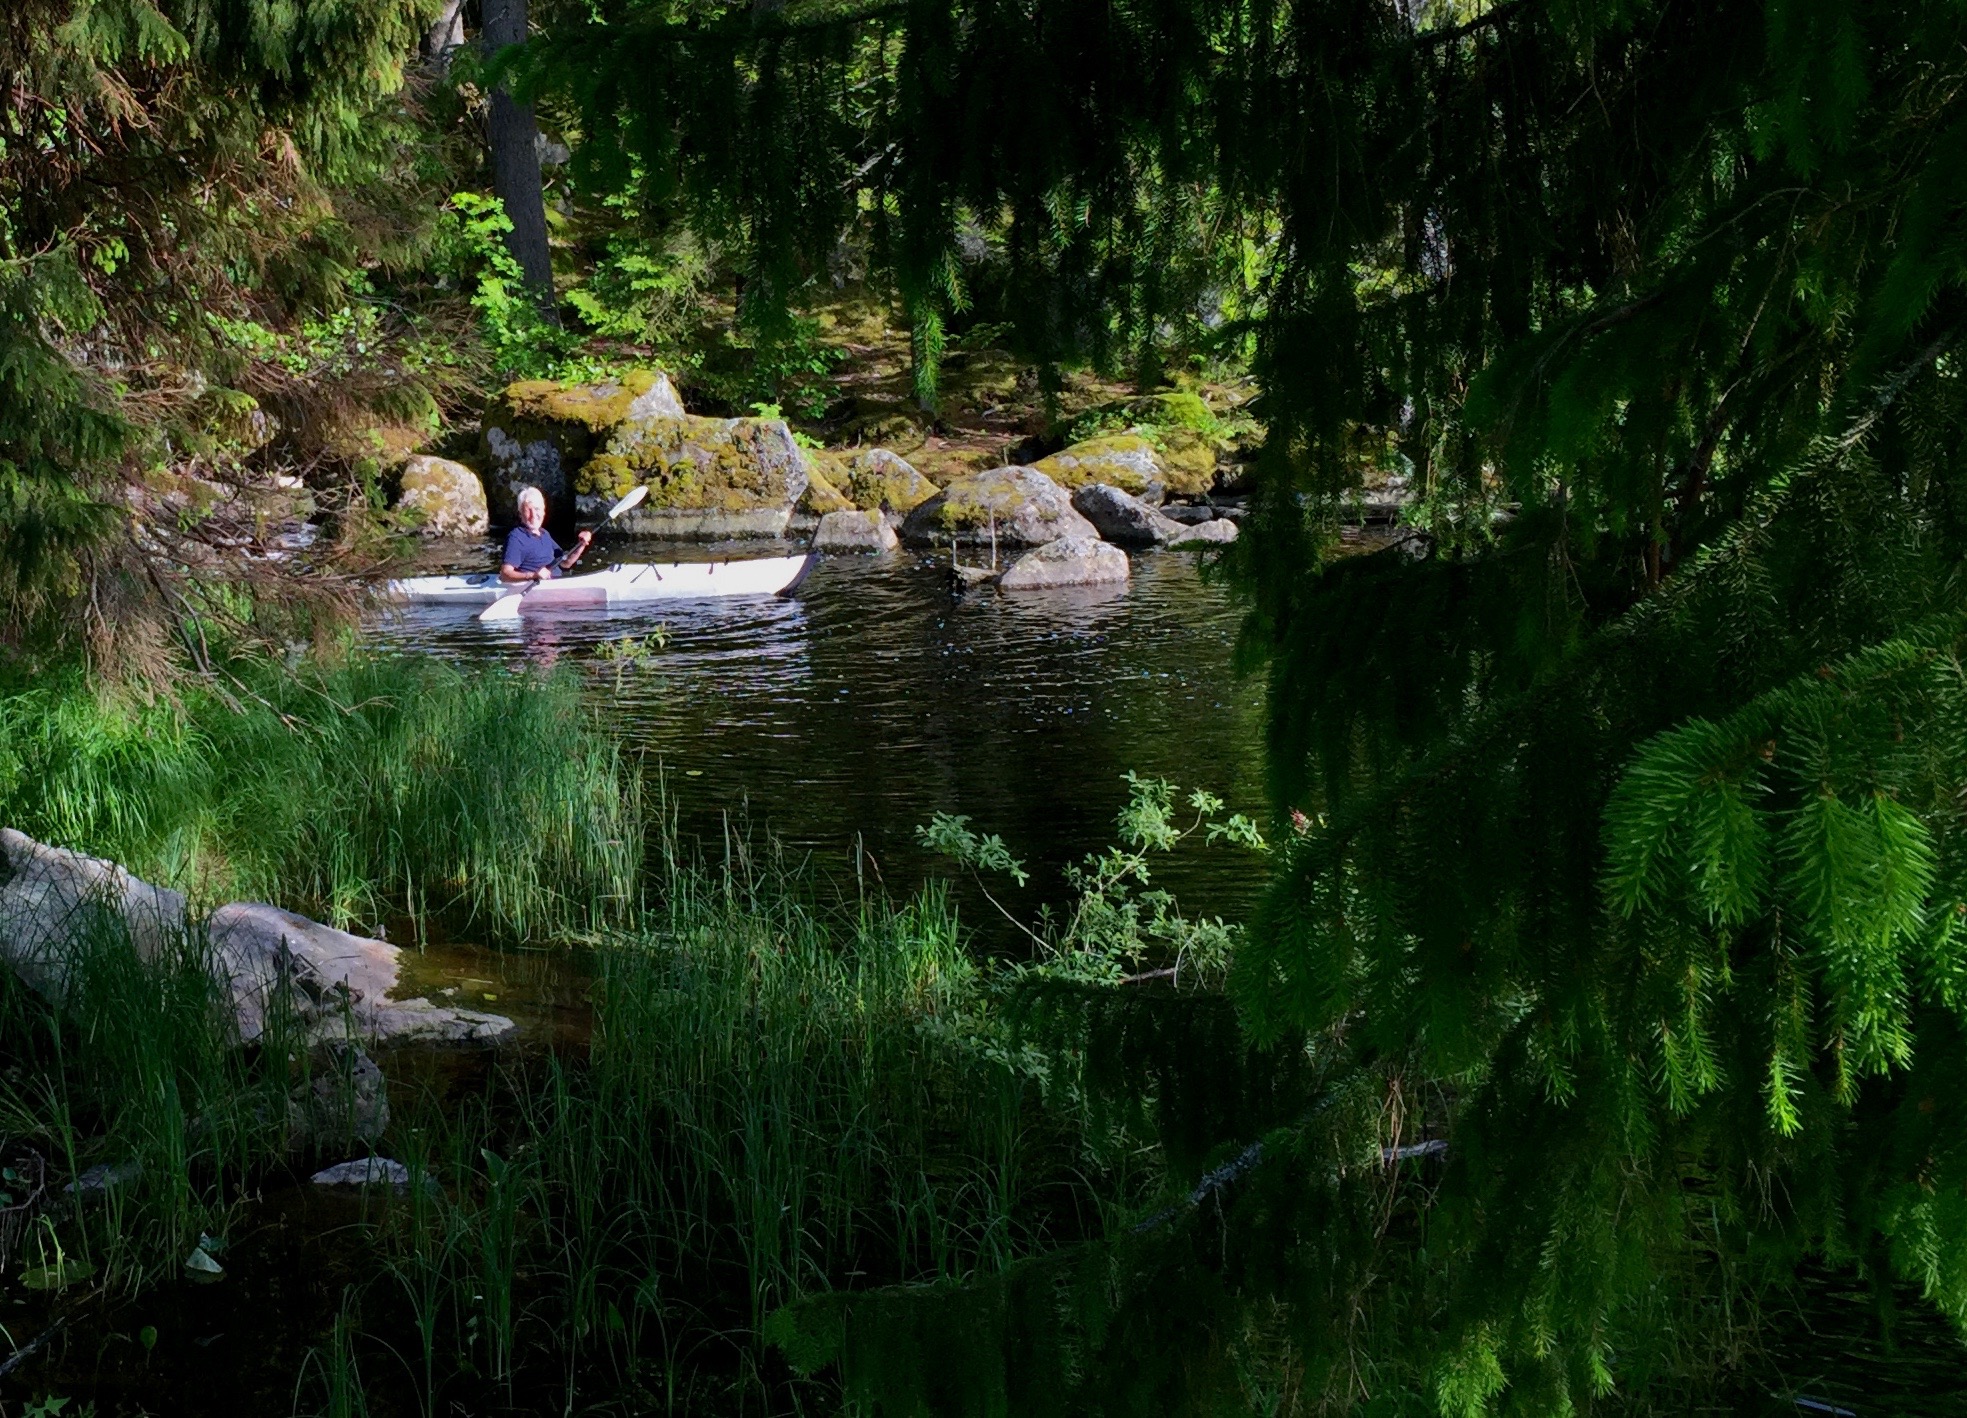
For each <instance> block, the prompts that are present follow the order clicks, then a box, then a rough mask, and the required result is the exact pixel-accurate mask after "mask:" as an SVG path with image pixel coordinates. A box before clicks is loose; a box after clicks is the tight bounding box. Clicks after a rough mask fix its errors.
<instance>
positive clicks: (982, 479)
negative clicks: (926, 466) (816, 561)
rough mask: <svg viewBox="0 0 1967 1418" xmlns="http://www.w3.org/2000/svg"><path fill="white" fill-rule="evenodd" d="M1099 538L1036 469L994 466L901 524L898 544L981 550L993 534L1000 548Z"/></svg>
mask: <svg viewBox="0 0 1967 1418" xmlns="http://www.w3.org/2000/svg"><path fill="white" fill-rule="evenodd" d="M1097 535H1098V534H1097V533H1096V532H1095V531H1094V530H1093V524H1092V523H1090V522H1088V521H1087V520H1086V519H1085V518H1084V517H1081V516H1080V515H1079V514H1078V513H1077V512H1075V511H1073V510H1072V499H1071V498H1070V496H1069V495H1068V494H1067V493H1066V490H1065V489H1064V488H1062V487H1060V486H1059V485H1058V484H1057V483H1055V482H1053V481H1052V480H1051V479H1050V478H1048V477H1046V476H1045V475H1044V474H1043V473H1041V472H1039V471H1038V470H1037V469H1036V468H992V469H990V470H989V471H988V472H982V473H972V474H971V475H970V476H968V477H965V478H959V479H957V480H956V481H955V482H953V483H951V484H950V485H949V486H948V487H946V488H944V489H943V490H942V491H941V492H939V493H937V494H936V495H935V496H934V497H932V498H930V499H929V500H928V501H927V502H924V503H923V504H922V505H921V506H919V507H917V508H916V509H915V510H914V511H913V512H911V513H909V515H908V519H907V520H906V521H905V522H903V523H902V540H904V541H906V542H908V543H910V544H911V545H914V546H939V545H943V544H946V543H948V542H950V541H955V542H957V543H959V544H961V545H964V546H985V545H988V544H989V543H990V541H991V540H992V538H993V536H994V537H995V539H996V541H997V543H998V544H999V545H1000V546H1033V547H1035V546H1043V545H1045V543H1047V542H1051V541H1056V540H1057V539H1058V538H1060V537H1092V536H1097Z"/></svg>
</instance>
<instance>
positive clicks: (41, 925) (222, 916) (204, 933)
mask: <svg viewBox="0 0 1967 1418" xmlns="http://www.w3.org/2000/svg"><path fill="white" fill-rule="evenodd" d="M92 936H93V937H94V938H95V939H97V940H102V939H104V938H105V937H107V938H109V939H112V940H113V939H114V938H116V937H127V939H128V940H129V942H130V944H131V945H132V946H133V947H134V948H135V949H136V952H137V954H138V956H139V957H140V958H142V959H145V960H157V959H160V958H162V957H163V956H164V955H165V954H166V952H167V951H169V950H171V949H174V948H178V947H179V946H181V945H183V944H187V943H188V944H190V945H193V946H196V947H199V948H202V949H203V950H205V951H206V964H207V967H208V968H209V969H210V970H211V972H212V975H213V977H214V978H215V979H217V980H218V981H220V982H221V983H222V984H224V986H225V987H226V992H227V996H228V997H229V998H230V1000H231V1005H232V1013H233V1018H234V1020H235V1022H236V1023H237V1025H238V1030H239V1037H240V1038H241V1039H242V1040H244V1041H251V1040H255V1039H258V1038H259V1037H260V1036H261V1035H262V1034H263V1033H265V1032H266V1029H267V1025H268V1022H269V1021H268V1014H269V1009H270V1006H271V1005H272V1003H273V1002H274V1000H275V999H276V998H283V997H284V999H285V1001H286V1006H285V1007H286V1008H288V1009H290V1010H291V1011H292V1012H293V1019H294V1024H295V1025H296V1026H297V1027H298V1028H299V1029H301V1030H302V1031H303V1032H304V1033H306V1034H308V1035H309V1036H311V1037H314V1038H318V1039H335V1038H340V1037H342V1036H344V1035H345V1034H346V1033H347V1031H348V1030H349V1029H351V1028H352V1029H353V1030H354V1032H355V1033H356V1035H357V1036H359V1037H361V1038H365V1039H375V1040H401V1041H416V1042H424V1043H484V1042H490V1041H492V1040H496V1039H500V1038H503V1037H505V1036H506V1035H509V1034H511V1033H512V1032H513V1028H514V1026H513V1023H512V1021H511V1020H509V1019H506V1018H504V1017H503V1016H501V1015H496V1014H480V1013H478V1012H476V1011H474V1010H463V1009H450V1008H445V1007H441V1006H438V1005H433V1004H431V1003H430V1002H428V1001H427V1000H393V999H391V998H389V994H390V991H391V990H393V989H394V988H395V987H396V983H397V975H398V969H399V962H400V952H399V951H398V950H397V948H396V947H395V946H393V945H390V944H388V943H386V942H384V941H380V940H370V939H367V938H365V937H362V936H355V935H350V934H349V933H348V932H346V931H338V930H336V929H334V928H333V927H332V926H324V925H322V924H321V923H320V922H318V921H310V920H309V919H307V917H305V916H300V915H296V914H295V913H293V912H292V911H284V910H282V909H280V908H279V907H277V906H267V905H262V904H259V903H255V902H234V903H233V904H232V905H229V906H221V907H220V908H219V909H218V910H216V911H214V912H213V913H212V914H211V916H210V917H209V918H208V919H207V920H204V921H197V920H194V919H192V918H190V917H189V916H188V915H187V914H186V911H185V902H184V897H183V896H181V895H179V894H178V893H177V892H175V891H170V890H167V889H165V888H162V887H156V886H151V885H150V884H149V883H147V882H144V881H140V880H138V879H137V878H136V877H134V876H131V875H130V874H129V873H128V872H127V871H125V870H123V868H122V867H119V866H117V865H116V864H115V863H114V862H105V861H102V860H100V859H98V858H95V857H88V856H84V855H82V854H81V853H79V852H70V851H65V850H63V849H61V848H58V847H47V846H43V845H42V844H41V843H39V842H36V841H35V840H34V839H33V838H31V837H28V836H27V835H25V834H24V833H20V832H16V831H14V830H12V829H11V828H0V962H4V963H6V964H8V965H11V966H12V967H13V968H14V969H15V971H17V972H18V973H19V974H20V976H21V978H22V979H23V980H24V981H26V982H27V984H28V985H30V986H31V987H33V988H34V989H35V990H37V991H39V992H40V993H42V994H44V995H46V996H48V997H49V998H50V999H54V1000H60V999H62V998H63V997H64V996H65V995H66V994H67V991H68V981H69V975H70V972H71V971H72V969H73V968H74V964H75V961H76V959H77V956H78V953H79V952H80V951H82V950H84V949H86V948H87V947H88V945H89V944H90V941H91V938H92Z"/></svg>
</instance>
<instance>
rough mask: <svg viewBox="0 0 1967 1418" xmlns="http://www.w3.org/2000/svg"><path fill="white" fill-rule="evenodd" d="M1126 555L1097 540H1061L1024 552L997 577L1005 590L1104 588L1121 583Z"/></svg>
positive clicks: (1115, 547) (1080, 538)
mask: <svg viewBox="0 0 1967 1418" xmlns="http://www.w3.org/2000/svg"><path fill="white" fill-rule="evenodd" d="M1127 576H1128V566H1127V553H1126V552H1124V551H1122V550H1120V548H1119V547H1117V546H1114V545H1112V544H1111V543H1108V542H1103V541H1101V540H1099V539H1098V538H1097V537H1061V538H1059V539H1058V540H1057V541H1054V542H1047V543H1046V544H1045V545H1044V546H1042V547H1039V548H1037V549H1036V550H1035V551H1028V552H1026V553H1025V554H1024V555H1023V556H1021V557H1019V558H1018V559H1017V560H1016V561H1014V562H1012V563H1011V567H1010V570H1008V571H1006V572H1005V573H1004V574H1003V576H1001V577H999V578H998V582H997V585H998V588H999V589H1000V590H1005V591H1044V590H1049V589H1051V588H1052V587H1054V586H1107V585H1112V584H1114V583H1116V582H1120V581H1125V580H1126V579H1127Z"/></svg>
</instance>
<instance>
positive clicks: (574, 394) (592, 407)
mask: <svg viewBox="0 0 1967 1418" xmlns="http://www.w3.org/2000/svg"><path fill="white" fill-rule="evenodd" d="M661 377H662V376H661V375H660V374H658V373H656V372H655V371H653V370H647V369H631V370H630V371H629V372H628V373H626V374H624V375H622V377H621V378H620V379H607V380H603V381H601V382H600V383H598V384H567V383H563V382H562V381H560V380H558V379H522V380H520V381H519V382H517V383H516V384H508V385H507V386H506V388H505V392H504V393H503V394H501V395H500V396H499V402H500V404H501V405H503V406H504V408H505V410H507V411H509V413H510V416H511V417H512V418H513V419H515V420H518V421H521V422H525V423H569V424H574V425H577V426H578V427H580V428H584V429H586V430H587V432H588V433H590V434H593V435H600V434H603V433H606V432H607V431H608V430H609V429H611V428H613V427H614V426H615V425H616V424H618V423H620V422H621V421H622V420H623V419H625V418H627V417H628V411H629V406H630V405H631V404H633V403H634V402H635V401H636V400H637V399H639V398H641V397H642V396H643V395H644V394H646V393H648V392H649V391H650V390H651V389H653V388H655V387H656V381H657V380H658V379H659V378H661ZM488 421H489V420H488Z"/></svg>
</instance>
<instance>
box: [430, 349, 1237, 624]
mask: <svg viewBox="0 0 1967 1418" xmlns="http://www.w3.org/2000/svg"><path fill="white" fill-rule="evenodd" d="M1158 397H1161V398H1162V399H1164V400H1165V401H1170V402H1173V403H1175V404H1176V407H1177V408H1178V410H1179V412H1180V413H1181V416H1183V417H1187V418H1189V419H1191V421H1199V420H1206V419H1207V417H1208V411H1207V409H1206V407H1204V406H1202V405H1201V401H1200V400H1193V399H1192V400H1191V402H1193V403H1194V404H1195V405H1196V410H1189V409H1188V408H1187V406H1186V405H1185V404H1179V403H1178V399H1179V396H1158ZM1135 402H1136V403H1142V404H1143V405H1144V409H1145V413H1146V414H1147V415H1150V416H1151V415H1152V414H1153V413H1154V410H1155V409H1156V408H1158V407H1159V405H1158V404H1156V403H1155V401H1154V400H1153V399H1149V400H1146V401H1135ZM1145 406H1151V407H1145ZM1197 410H1199V413H1198V412H1197ZM1224 454H1225V450H1224V449H1221V448H1218V447H1216V446H1214V445H1213V444H1212V443H1211V441H1210V440H1209V438H1208V437H1207V436H1206V435H1205V434H1204V433H1203V432H1201V431H1198V430H1197V429H1194V428H1188V427H1184V426H1182V425H1179V424H1169V425H1165V426H1164V425H1159V424H1154V423H1150V422H1141V423H1138V424H1135V425H1132V426H1128V427H1125V428H1123V429H1121V430H1120V431H1117V432H1102V433H1101V434H1100V435H1099V436H1097V437H1091V438H1086V439H1082V440H1080V441H1078V442H1075V443H1072V444H1069V445H1067V446H1066V447H1065V448H1063V449H1061V450H1059V451H1058V452H1056V453H1052V454H1050V455H1048V456H1046V457H1044V458H1041V459H1038V460H1037V461H1036V462H1034V463H1032V464H1029V465H1024V464H1006V465H1004V466H1001V467H994V468H985V469H982V470H980V471H968V472H959V473H958V474H957V475H956V476H954V477H950V478H947V479H946V481H945V482H943V483H942V484H938V483H936V482H934V481H932V480H931V479H930V478H929V477H927V476H925V475H924V474H923V472H922V471H920V470H919V469H917V468H916V467H914V466H913V465H912V464H911V463H910V462H909V461H908V460H907V459H906V458H904V457H903V456H902V455H901V454H899V453H897V452H895V451H893V450H891V449H888V448H881V447H866V448H841V449H827V448H820V447H815V446H812V445H811V441H810V440H805V439H802V438H801V437H800V436H798V435H796V434H795V433H794V432H793V431H792V430H791V428H790V427H789V426H788V425H787V424H786V423H785V421H784V420H782V419H775V418H762V417H761V418H730V419H720V418H707V417H701V416H697V415H692V414H690V413H689V412H688V411H687V410H686V409H685V408H684V406H683V403H682V400H681V399H680V398H679V397H678V396H677V393H676V390H675V386H674V385H673V384H672V382H671V381H670V380H669V378H668V377H667V376H666V375H664V374H663V373H661V372H659V371H654V370H633V371H630V372H628V373H626V374H624V375H622V376H620V377H619V378H614V379H608V380H600V381H595V382H592V383H586V384H575V383H563V382H557V381H551V380H528V381H521V382H519V383H515V384H512V385H509V386H508V387H507V388H506V389H505V390H504V391H503V392H502V393H500V395H499V396H498V397H497V398H495V399H494V400H493V401H492V403H491V405H490V406H489V407H488V408H487V410H486V412H485V416H484V420H483V423H482V425H481V428H480V431H479V437H478V441H477V450H476V456H475V461H474V462H472V463H467V462H462V461H457V460H453V459H445V458H437V457H431V456H423V455H419V456H414V457H411V458H409V459H407V461H406V462H405V463H404V464H403V465H402V468H401V471H400V475H399V477H398V480H397V481H398V490H397V493H396V500H395V507H396V510H397V511H398V513H399V514H401V516H402V519H403V521H404V522H405V523H406V524H408V525H410V526H412V527H414V529H415V530H416V531H417V532H418V533H419V534H420V535H423V536H426V537H431V538H475V537H483V536H486V535H488V534H490V533H491V532H492V531H493V530H494V529H495V528H499V527H503V526H507V525H510V524H511V521H512V519H513V516H514V509H515V499H516V497H517V495H518V491H519V489H520V488H522V487H525V486H528V485H531V486H536V487H538V488H540V489H541V491H543V492H544V493H545V494H546V495H547V498H548V501H549V504H550V506H552V507H553V508H555V509H560V510H564V509H569V508H571V510H572V511H573V513H574V515H575V516H576V517H579V518H583V519H592V518H594V517H595V516H597V515H598V514H599V513H600V512H601V511H603V510H604V509H605V508H606V507H607V506H608V505H609V504H611V503H612V502H614V501H615V500H616V499H618V498H620V497H621V496H623V495H624V494H625V493H627V492H628V491H629V490H630V489H631V488H634V487H636V486H645V487H647V488H648V489H649V494H648V496H647V498H646V500H645V501H644V502H643V504H642V505H641V506H640V507H639V508H637V509H635V510H634V511H633V512H631V513H629V514H627V515H626V516H625V517H623V518H622V519H621V524H620V525H621V530H623V531H625V532H627V533H629V534H630V535H634V536H648V537H663V538H671V539H680V540H696V541H723V540H728V539H734V538H787V537H797V538H804V539H809V540H810V542H811V544H812V545H813V546H814V547H816V548H818V549H820V550H823V551H827V552H830V553H841V554H859V553H866V554H874V555H880V554H885V553H890V552H893V551H896V550H898V549H899V548H901V547H903V546H907V547H911V548H915V549H918V550H923V551H945V552H947V553H948V554H949V555H950V558H951V561H952V563H955V562H957V561H959V560H961V559H962V558H963V557H964V556H965V555H966V554H976V555H979V556H981V557H987V559H988V561H989V570H988V572H987V573H986V574H985V576H983V577H981V578H973V579H982V580H991V579H996V580H997V581H998V583H999V584H1000V585H1001V587H1002V588H1003V589H1004V590H1007V591H1012V590H1019V589H1030V590H1037V589H1044V588H1049V587H1054V586H1077V585H1097V584H1105V583H1111V582H1116V581H1125V580H1126V579H1127V577H1128V566H1129V562H1128V557H1127V552H1128V551H1148V550H1154V549H1160V548H1182V547H1209V546H1221V545H1224V544H1226V543H1228V542H1232V541H1234V540H1235V539H1236V535H1237V526H1236V518H1237V517H1238V516H1239V515H1240V513H1241V499H1240V498H1229V497H1226V496H1225V486H1226V484H1227V483H1228V482H1229V481H1230V480H1232V479H1233V476H1234V473H1233V471H1232V470H1228V469H1226V468H1224V467H1221V466H1219V461H1220V460H1221V459H1222V458H1223V457H1224ZM1218 499H1221V500H1218ZM1041 552H1042V553H1043V555H1042V556H1041V555H1040V553H1041ZM1000 568H1001V571H1002V574H1001V577H1000V576H999V575H998V572H999V570H1000Z"/></svg>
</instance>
